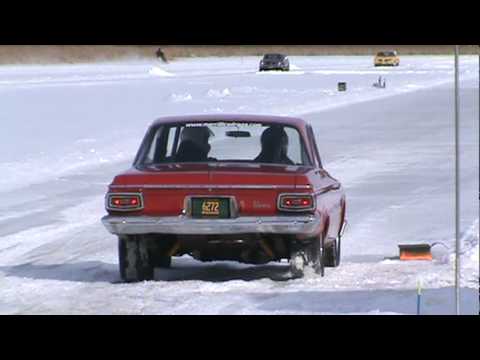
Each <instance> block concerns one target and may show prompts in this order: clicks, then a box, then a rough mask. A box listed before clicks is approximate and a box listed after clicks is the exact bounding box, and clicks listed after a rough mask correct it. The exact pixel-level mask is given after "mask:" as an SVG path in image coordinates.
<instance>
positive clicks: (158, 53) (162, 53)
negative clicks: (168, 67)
mask: <svg viewBox="0 0 480 360" xmlns="http://www.w3.org/2000/svg"><path fill="white" fill-rule="evenodd" d="M155 55H156V56H157V59H162V61H163V62H164V63H168V61H167V58H166V57H165V53H164V52H163V51H162V49H161V48H158V50H157V51H156V53H155Z"/></svg>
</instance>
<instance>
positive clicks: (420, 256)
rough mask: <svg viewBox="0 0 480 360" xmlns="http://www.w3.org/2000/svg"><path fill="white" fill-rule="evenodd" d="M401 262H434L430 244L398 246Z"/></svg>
mask: <svg viewBox="0 0 480 360" xmlns="http://www.w3.org/2000/svg"><path fill="white" fill-rule="evenodd" d="M398 247H399V248H400V260H403V261H409V260H428V261H431V260H432V251H431V249H432V246H431V245H430V244H411V245H398Z"/></svg>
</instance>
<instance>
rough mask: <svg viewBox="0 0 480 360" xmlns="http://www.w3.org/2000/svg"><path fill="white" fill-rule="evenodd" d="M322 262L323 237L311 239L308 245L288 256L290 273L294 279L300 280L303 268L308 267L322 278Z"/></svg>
mask: <svg viewBox="0 0 480 360" xmlns="http://www.w3.org/2000/svg"><path fill="white" fill-rule="evenodd" d="M297 246H298V245H297ZM324 260H325V256H324V244H323V237H320V238H315V239H312V240H311V242H310V243H309V244H308V245H303V246H301V247H299V248H295V249H293V250H292V252H291V255H290V272H291V273H292V276H293V277H294V278H302V277H303V276H304V272H305V267H306V266H309V267H311V268H312V269H313V270H314V271H315V273H316V274H319V275H321V276H322V277H323V276H325V261H324Z"/></svg>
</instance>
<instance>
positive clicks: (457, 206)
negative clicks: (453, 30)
mask: <svg viewBox="0 0 480 360" xmlns="http://www.w3.org/2000/svg"><path fill="white" fill-rule="evenodd" d="M458 57H459V45H455V314H456V315H460V188H459V185H460V184H459V170H460V167H459V165H460V153H459V121H460V106H459V105H460V97H459V74H458V63H459V61H458Z"/></svg>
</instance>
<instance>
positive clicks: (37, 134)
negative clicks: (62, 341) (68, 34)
mask: <svg viewBox="0 0 480 360" xmlns="http://www.w3.org/2000/svg"><path fill="white" fill-rule="evenodd" d="M258 61H259V59H257V58H254V57H244V58H207V59H185V60H178V61H174V62H171V63H169V64H163V63H152V62H132V63H107V64H101V65H90V64H81V65H55V66H53V65H52V66H2V67H0V121H1V127H0V130H1V131H0V173H1V174H2V176H1V177H0V195H1V197H2V202H1V204H0V253H1V256H0V313H4V314H14V313H20V314H30V313H34V314H38V313H57V314H66V313H73V314H85V313H88V314H163V313H165V314H201V313H207V314H312V313H315V314H412V313H415V311H416V303H415V301H416V286H417V283H418V282H419V281H421V282H422V284H423V287H424V291H423V294H424V297H423V302H422V313H425V314H451V313H453V311H454V305H453V300H454V298H453V295H454V291H453V285H454V274H453V269H454V268H453V267H454V256H453V251H454V250H453V249H454V175H453V171H454V152H453V151H454V143H453V139H454V137H453V129H454V128H453V59H452V57H447V56H431V57H425V56H411V57H407V56H405V57H402V58H401V61H402V62H401V66H400V67H398V68H375V67H374V66H373V59H371V58H369V57H291V58H290V61H291V64H292V66H291V69H292V71H290V72H288V73H286V72H285V73H284V72H262V73H258ZM380 76H381V77H382V78H383V79H385V81H386V88H385V89H379V88H375V87H373V86H372V84H373V83H375V82H376V81H377V80H378V78H379V77H380ZM338 82H346V83H347V91H346V92H338V91H337V83H338ZM478 82H479V78H478V58H476V57H470V56H464V57H462V58H461V84H462V86H461V121H462V126H461V184H462V192H461V197H462V201H461V214H462V217H461V226H462V259H461V260H462V292H461V294H462V313H464V314H478V311H479V310H478V309H479V304H478V280H479V274H478V268H479V250H478V248H479V235H478V219H479V215H478V181H479V180H478V179H479V170H478V164H479V158H478V156H479V155H478V153H479V149H478V143H479V139H478V134H479V128H478V119H479V112H478V96H479V94H478ZM197 113H200V114H202V113H250V114H274V115H296V116H302V117H304V118H305V119H307V120H308V121H309V122H310V123H311V124H312V125H313V127H314V130H315V133H316V136H317V142H318V144H319V147H320V152H321V155H322V158H323V161H324V165H325V167H326V168H327V170H329V171H330V173H331V174H332V175H333V176H334V177H336V178H338V179H339V180H340V181H342V183H343V184H344V186H345V188H346V192H347V198H348V220H349V227H348V228H347V232H346V235H345V238H344V239H343V243H342V245H343V247H342V253H343V258H342V265H341V266H340V267H339V268H336V269H327V273H326V277H325V278H320V277H318V276H316V275H314V274H307V276H306V277H305V278H304V279H297V280H292V279H291V278H290V277H289V273H288V264H287V263H273V264H267V265H264V266H250V265H242V264H237V263H233V262H214V263H200V262H197V261H195V260H193V259H191V258H190V257H188V256H184V257H182V258H175V259H174V262H173V268H172V269H171V270H168V271H157V272H156V281H154V282H146V283H140V284H121V283H119V275H118V266H117V248H116V246H117V245H116V239H115V237H114V236H112V235H111V234H109V233H108V232H107V231H106V230H105V229H104V228H103V226H102V224H101V223H100V218H101V217H102V215H103V214H104V213H105V210H104V199H103V196H104V193H105V190H106V188H107V186H108V184H109V182H110V181H111V179H112V177H113V176H114V175H115V174H116V173H118V172H119V171H121V170H123V169H125V168H127V167H128V166H129V164H130V163H131V161H132V159H133V157H134V155H135V152H136V150H137V148H138V146H139V144H140V142H141V140H142V137H143V135H144V132H145V130H146V128H147V127H148V125H149V124H150V122H151V121H152V120H153V119H155V118H157V117H160V116H164V115H178V114H197ZM419 242H426V243H435V242H441V243H442V245H441V246H435V247H434V248H433V253H434V261H433V262H400V261H398V260H395V259H394V257H395V256H396V255H398V248H397V246H398V244H403V243H419Z"/></svg>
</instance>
